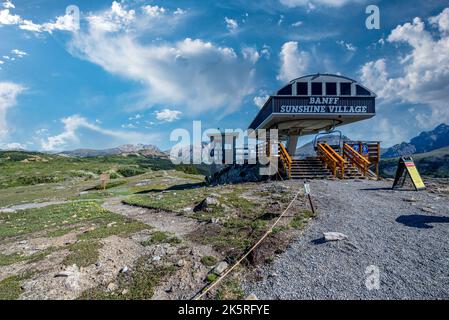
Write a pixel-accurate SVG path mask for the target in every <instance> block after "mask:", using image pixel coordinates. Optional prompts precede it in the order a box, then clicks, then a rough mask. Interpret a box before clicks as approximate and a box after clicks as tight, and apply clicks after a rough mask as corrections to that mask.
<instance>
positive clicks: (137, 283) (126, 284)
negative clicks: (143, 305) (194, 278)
mask: <svg viewBox="0 0 449 320" xmlns="http://www.w3.org/2000/svg"><path fill="white" fill-rule="evenodd" d="M150 258H151V257H149V256H144V257H141V258H139V259H138V261H137V263H136V265H135V266H134V268H133V269H132V270H131V272H129V274H120V275H119V277H118V289H117V290H115V291H114V292H108V291H106V288H105V287H104V286H99V287H97V288H94V289H90V290H87V291H85V292H84V293H83V294H82V295H81V296H80V298H79V299H81V300H116V299H120V300H148V299H151V298H152V297H153V295H154V288H155V287H156V286H157V285H159V284H160V283H161V282H162V281H163V280H164V279H165V278H167V277H169V276H170V275H171V274H173V273H174V272H175V271H176V267H175V266H173V265H164V266H153V265H149V264H148V263H147V261H149V260H151V259H150ZM124 290H126V293H125V294H122V292H123V291H124Z"/></svg>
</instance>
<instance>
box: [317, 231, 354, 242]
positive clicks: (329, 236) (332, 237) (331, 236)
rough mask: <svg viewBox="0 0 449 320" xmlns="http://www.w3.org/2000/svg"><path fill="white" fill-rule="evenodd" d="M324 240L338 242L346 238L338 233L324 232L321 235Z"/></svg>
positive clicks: (346, 237)
mask: <svg viewBox="0 0 449 320" xmlns="http://www.w3.org/2000/svg"><path fill="white" fill-rule="evenodd" d="M323 236H324V240H326V241H339V240H347V239H348V236H347V235H345V234H343V233H340V232H324V233H323Z"/></svg>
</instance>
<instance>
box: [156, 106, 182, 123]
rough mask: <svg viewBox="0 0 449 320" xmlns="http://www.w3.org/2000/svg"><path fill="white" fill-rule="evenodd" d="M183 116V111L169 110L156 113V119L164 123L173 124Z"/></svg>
mask: <svg viewBox="0 0 449 320" xmlns="http://www.w3.org/2000/svg"><path fill="white" fill-rule="evenodd" d="M181 114H182V112H181V111H177V110H170V109H168V108H166V109H163V110H160V111H156V112H155V115H156V119H157V120H159V121H162V122H173V121H175V120H178V119H179V116H180V115H181Z"/></svg>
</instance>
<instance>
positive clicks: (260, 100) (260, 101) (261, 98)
mask: <svg viewBox="0 0 449 320" xmlns="http://www.w3.org/2000/svg"><path fill="white" fill-rule="evenodd" d="M269 97H270V96H269V95H267V94H266V95H263V96H256V97H254V99H253V102H254V104H255V105H256V106H258V107H259V109H260V108H262V107H263V105H264V104H265V102H267V100H268V98H269Z"/></svg>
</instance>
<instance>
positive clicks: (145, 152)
mask: <svg viewBox="0 0 449 320" xmlns="http://www.w3.org/2000/svg"><path fill="white" fill-rule="evenodd" d="M58 154H59V155H62V156H69V157H79V158H92V157H100V156H115V155H129V154H137V155H142V156H145V157H167V154H166V153H165V152H163V151H161V150H160V149H159V148H158V147H157V146H155V145H151V144H124V145H121V146H118V147H116V148H110V149H102V150H96V149H76V150H72V151H63V152H60V153H58Z"/></svg>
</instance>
